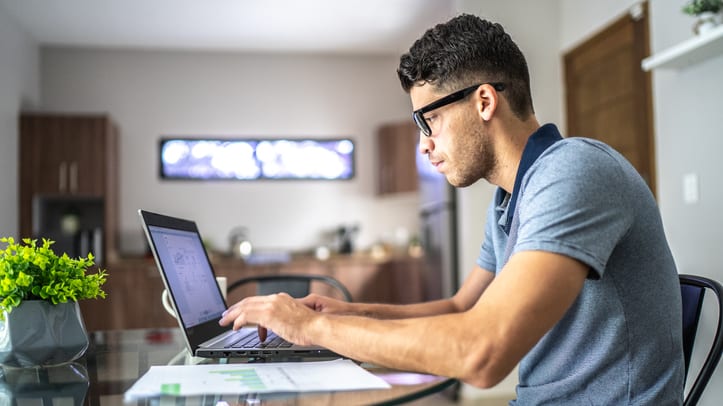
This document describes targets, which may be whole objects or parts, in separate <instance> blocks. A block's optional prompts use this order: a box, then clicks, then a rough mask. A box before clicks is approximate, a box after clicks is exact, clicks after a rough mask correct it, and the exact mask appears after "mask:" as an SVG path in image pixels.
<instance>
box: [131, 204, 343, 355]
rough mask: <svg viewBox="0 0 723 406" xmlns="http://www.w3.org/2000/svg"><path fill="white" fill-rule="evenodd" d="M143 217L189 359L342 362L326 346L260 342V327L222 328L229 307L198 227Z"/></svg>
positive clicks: (170, 219) (173, 219)
mask: <svg viewBox="0 0 723 406" xmlns="http://www.w3.org/2000/svg"><path fill="white" fill-rule="evenodd" d="M138 214H139V215H140V217H141V222H142V223H143V230H144V231H145V234H146V237H147V238H148V244H149V245H150V247H151V250H152V251H153V256H154V258H155V259H156V264H157V265H158V270H159V271H160V273H161V277H162V279H163V283H164V284H165V286H166V290H167V291H168V295H169V297H170V299H171V303H172V305H173V309H174V311H175V313H176V315H177V317H176V319H177V320H178V324H179V326H180V327H181V330H182V331H183V336H184V338H185V341H186V346H187V348H188V350H189V352H190V354H193V355H194V356H197V357H204V358H261V359H265V360H271V359H274V358H278V359H280V360H281V359H289V358H311V357H320V358H329V357H338V355H337V354H335V353H333V352H332V351H330V350H328V349H325V348H323V347H317V346H300V345H295V344H291V343H289V342H286V341H284V340H283V339H282V338H281V337H278V336H276V335H275V334H273V332H271V331H269V334H268V337H267V338H266V340H265V341H264V342H263V343H261V342H259V340H258V332H257V328H256V327H244V328H241V329H239V330H237V331H234V330H233V329H232V328H231V327H230V326H227V327H222V326H220V325H219V324H218V322H219V320H220V319H221V314H222V313H223V312H224V311H225V310H226V309H227V307H228V306H227V305H226V301H225V300H224V298H223V295H222V294H221V290H220V288H219V287H218V284H217V283H216V277H215V274H214V272H213V267H212V266H211V262H210V261H209V259H208V254H207V252H206V249H205V247H204V246H203V242H202V240H201V234H200V233H199V231H198V228H197V227H196V223H195V222H194V221H192V220H185V219H181V218H176V217H171V216H167V215H163V214H158V213H151V212H148V211H145V210H138Z"/></svg>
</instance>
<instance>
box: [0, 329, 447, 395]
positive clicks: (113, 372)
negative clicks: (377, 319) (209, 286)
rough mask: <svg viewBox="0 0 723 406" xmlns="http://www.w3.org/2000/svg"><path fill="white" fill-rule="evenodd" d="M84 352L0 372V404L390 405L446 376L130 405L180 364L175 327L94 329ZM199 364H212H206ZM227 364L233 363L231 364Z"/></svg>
mask: <svg viewBox="0 0 723 406" xmlns="http://www.w3.org/2000/svg"><path fill="white" fill-rule="evenodd" d="M89 338H90V346H89V348H88V350H87V351H86V354H85V355H84V356H83V357H81V358H80V359H78V360H77V361H75V362H72V363H69V364H65V365H61V366H56V367H52V368H42V369H34V368H24V369H20V368H2V369H0V371H1V374H0V404H2V405H22V406H24V405H53V406H65V405H92V406H114V405H137V406H139V405H175V406H180V405H213V406H226V405H291V404H293V405H319V404H323V405H362V404H363V405H369V404H374V405H392V404H400V403H405V402H409V401H413V400H415V399H419V398H422V397H425V396H428V395H430V394H433V393H437V392H440V391H442V390H444V389H446V388H449V387H452V386H453V385H455V384H456V382H457V381H456V380H454V379H451V378H445V377H439V376H434V375H425V374H418V373H411V372H400V371H393V370H389V369H385V368H380V367H375V366H372V365H366V364H362V366H363V367H364V368H365V369H367V370H368V371H370V372H372V373H373V374H375V375H377V376H379V377H381V378H382V379H384V380H385V381H387V382H388V383H389V384H390V385H391V389H383V390H358V391H343V392H315V393H291V394H290V393H284V394H252V395H231V396H229V395H213V394H209V395H205V396H194V397H187V398H178V397H156V398H147V399H142V400H138V401H132V402H129V403H124V402H123V394H124V392H125V391H126V390H127V389H128V388H130V386H131V385H132V384H133V383H134V382H135V381H136V380H137V379H138V378H139V377H141V376H142V375H143V374H144V373H145V372H146V371H148V369H149V368H150V367H151V366H152V365H169V364H171V365H172V364H183V363H184V362H186V360H188V352H187V351H186V350H185V345H184V343H183V339H182V337H181V334H180V331H179V330H178V329H140V330H122V331H121V330H118V331H97V332H93V333H90V334H89ZM204 362H215V361H212V360H205V361H204ZM229 362H233V360H230V361H229Z"/></svg>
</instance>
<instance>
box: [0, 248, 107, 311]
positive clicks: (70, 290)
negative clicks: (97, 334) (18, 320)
mask: <svg viewBox="0 0 723 406" xmlns="http://www.w3.org/2000/svg"><path fill="white" fill-rule="evenodd" d="M0 243H5V244H6V247H5V249H2V250H0V320H4V319H5V312H7V313H10V312H11V311H12V310H13V309H14V308H16V307H18V306H19V305H20V303H21V302H22V301H23V300H44V301H47V302H49V303H52V304H54V305H57V304H59V303H66V302H69V301H75V302H77V301H78V300H82V299H95V298H105V292H104V291H103V289H102V288H101V286H102V285H103V284H104V283H105V281H106V278H107V272H106V271H105V270H103V269H98V270H97V272H96V273H94V274H86V272H87V271H88V270H89V269H90V268H93V267H94V265H95V263H94V258H93V254H90V253H89V254H88V255H87V256H86V257H85V258H83V257H79V258H77V259H73V258H70V257H69V256H68V255H67V254H63V255H61V256H58V255H56V254H55V252H53V250H52V249H51V248H50V246H51V245H52V244H53V243H54V241H51V240H48V239H45V238H43V240H42V244H41V245H38V244H37V240H32V239H29V238H25V239H23V240H22V243H16V242H15V239H14V238H12V237H3V238H0Z"/></svg>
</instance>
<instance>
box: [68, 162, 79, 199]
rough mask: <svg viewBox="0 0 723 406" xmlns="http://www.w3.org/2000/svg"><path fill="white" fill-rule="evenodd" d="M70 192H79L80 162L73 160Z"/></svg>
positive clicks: (70, 173) (70, 171)
mask: <svg viewBox="0 0 723 406" xmlns="http://www.w3.org/2000/svg"><path fill="white" fill-rule="evenodd" d="M68 173H69V175H70V193H72V194H75V193H77V192H78V163H77V162H75V161H73V162H71V163H70V170H69V171H68Z"/></svg>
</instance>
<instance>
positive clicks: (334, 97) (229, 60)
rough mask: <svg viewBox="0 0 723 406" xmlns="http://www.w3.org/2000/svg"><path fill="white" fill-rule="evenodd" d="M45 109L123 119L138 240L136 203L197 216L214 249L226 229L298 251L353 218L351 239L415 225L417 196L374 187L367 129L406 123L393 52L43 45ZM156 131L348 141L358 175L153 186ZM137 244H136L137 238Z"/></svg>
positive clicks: (124, 210) (129, 210) (130, 218)
mask: <svg viewBox="0 0 723 406" xmlns="http://www.w3.org/2000/svg"><path fill="white" fill-rule="evenodd" d="M42 59H43V61H42V77H43V96H44V97H43V107H44V109H47V110H51V111H81V112H82V111H105V112H109V113H110V114H111V115H112V116H113V117H114V118H115V119H116V121H117V122H118V123H119V125H120V132H121V138H120V154H121V167H120V185H121V187H120V219H119V221H120V227H121V229H122V232H123V235H122V241H124V245H126V246H131V245H133V244H134V241H137V240H138V239H137V237H138V236H140V231H139V221H138V218H137V214H136V210H137V209H138V208H145V209H148V210H156V211H162V212H167V213H171V214H175V215H178V216H183V217H190V218H194V219H197V221H198V222H199V227H200V229H201V232H202V233H203V234H204V235H205V236H207V237H209V238H210V239H211V240H213V242H214V243H215V244H216V245H217V246H219V248H221V249H226V248H227V238H228V235H229V232H230V230H231V229H232V228H233V227H234V226H238V225H244V226H246V227H248V229H249V233H250V237H251V239H252V241H253V242H254V243H255V245H256V246H257V247H260V248H261V249H278V248H284V249H286V248H293V249H303V248H309V247H312V246H315V245H316V244H318V243H319V242H320V234H321V232H322V231H324V230H326V229H332V228H334V227H336V226H337V225H339V224H341V223H344V224H349V223H359V224H360V225H361V233H360V235H359V238H358V246H359V247H364V246H368V245H370V244H371V243H373V242H375V241H376V240H378V239H380V238H385V237H387V236H390V235H392V234H393V231H394V230H395V229H397V228H398V227H404V228H407V229H409V230H410V231H414V230H416V229H417V227H418V219H417V197H416V194H409V195H402V196H393V197H385V198H379V197H377V196H376V194H375V187H374V185H375V179H376V178H375V174H376V169H377V163H376V152H375V148H376V141H375V136H374V134H375V130H376V128H377V127H378V126H379V125H380V124H381V123H383V122H386V121H390V120H400V119H409V114H410V111H411V104H410V101H409V97H408V96H407V95H406V94H405V93H404V91H403V90H402V89H401V87H400V85H399V82H398V79H397V77H396V66H397V62H398V57H391V56H378V57H374V56H364V57H355V56H301V55H299V56H295V55H250V54H232V53H211V52H209V53H184V52H170V51H169V52H161V51H155V52H153V51H130V50H88V49H83V50H81V49H62V48H48V49H43V51H42ZM163 135H184V136H219V137H233V136H237V137H239V136H240V137H246V136H248V137H253V136H260V137H267V136H268V137H280V136H289V137H304V136H310V137H324V136H332V137H333V136H351V137H353V138H354V139H355V140H356V143H357V144H356V146H357V151H356V153H357V167H356V170H357V175H356V177H355V179H354V180H351V181H342V182H328V181H255V182H244V181H221V182H190V181H161V180H159V178H158V175H157V172H158V169H157V165H158V156H157V154H158V139H159V137H161V136H163ZM136 244H137V243H136Z"/></svg>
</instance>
